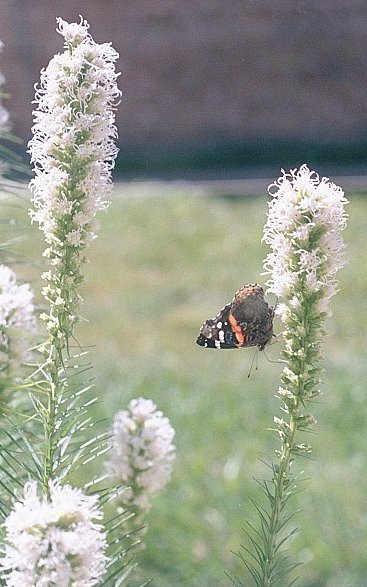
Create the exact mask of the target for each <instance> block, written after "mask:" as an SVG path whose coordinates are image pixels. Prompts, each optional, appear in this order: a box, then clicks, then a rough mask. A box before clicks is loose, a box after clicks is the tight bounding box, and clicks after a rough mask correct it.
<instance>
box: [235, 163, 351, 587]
mask: <svg viewBox="0 0 367 587" xmlns="http://www.w3.org/2000/svg"><path fill="white" fill-rule="evenodd" d="M269 191H270V193H271V194H272V196H273V197H272V200H271V201H270V203H269V213H268V218H267V222H266V224H265V228H264V241H265V242H266V243H267V244H269V245H270V247H271V252H270V253H269V254H268V255H267V257H266V259H265V262H264V268H265V271H266V273H268V274H269V275H270V279H269V281H268V283H267V285H268V292H269V293H273V294H275V295H276V296H277V297H278V299H279V300H280V303H279V304H278V306H277V308H276V314H278V315H279V317H280V319H281V320H282V322H283V325H284V332H283V337H284V341H285V346H284V350H283V351H282V357H283V359H284V361H283V362H284V363H285V366H284V369H283V372H282V374H281V386H280V387H279V389H278V392H277V397H278V399H279V400H280V402H281V410H282V412H283V417H278V416H276V417H275V418H274V424H275V431H276V432H277V435H278V438H279V441H280V446H279V448H278V449H277V450H276V461H275V462H273V463H272V464H271V465H270V468H271V470H272V478H271V480H270V481H264V482H263V483H262V489H263V493H264V494H265V496H266V499H267V507H262V506H256V507H257V511H258V513H259V515H260V519H261V530H260V531H256V530H254V535H251V541H252V544H253V545H254V548H255V552H256V554H255V560H256V561H257V566H256V565H253V564H252V563H250V562H248V561H246V560H244V557H242V556H241V558H243V560H244V562H245V564H246V566H247V568H248V570H249V571H250V573H251V574H252V577H253V578H254V581H255V583H256V585H257V586H258V587H273V586H275V585H282V587H283V586H285V585H292V584H293V583H294V581H293V580H292V579H291V574H292V571H293V570H294V569H295V567H297V566H298V565H297V563H293V562H292V561H291V559H290V558H289V556H288V555H287V554H286V553H285V551H284V545H285V543H286V542H287V540H288V539H289V538H290V537H291V536H292V535H293V534H294V533H295V532H296V531H297V529H293V530H289V522H290V520H291V518H292V517H293V514H292V513H289V511H288V502H289V499H290V498H291V497H292V495H293V494H294V493H295V491H296V489H297V486H296V475H295V474H294V473H293V471H292V468H293V464H294V461H295V459H296V457H299V456H306V455H309V454H310V453H311V452H312V447H311V445H310V444H309V443H307V442H303V441H301V440H300V439H299V434H300V433H301V432H303V433H305V432H310V431H311V430H312V427H313V426H314V424H315V423H316V420H315V418H314V417H313V415H311V414H310V413H309V412H308V406H309V404H310V402H311V401H312V400H314V399H315V398H316V397H318V396H319V394H320V374H321V371H322V369H321V361H322V353H321V347H322V343H323V339H324V329H323V324H324V321H325V319H326V317H327V316H328V315H330V314H331V312H330V300H331V298H332V296H333V295H335V293H336V291H337V281H336V273H337V271H338V270H339V269H340V268H342V267H343V265H344V264H345V255H344V249H345V245H344V243H343V240H342V237H341V231H342V230H343V229H344V228H345V225H346V213H345V211H344V206H345V204H346V203H347V200H346V199H345V197H344V194H343V191H342V189H341V188H340V187H337V186H335V185H334V184H333V183H331V182H330V181H329V180H328V179H327V178H322V179H320V178H319V176H318V175H317V174H316V173H314V172H312V171H310V170H309V169H308V167H307V166H306V165H302V167H301V168H300V169H299V170H297V169H295V170H292V171H291V172H290V173H289V174H286V173H285V172H283V176H282V177H280V178H279V180H278V181H277V182H275V183H274V184H273V185H272V186H270V188H269ZM254 536H255V537H256V539H255V538H254Z"/></svg>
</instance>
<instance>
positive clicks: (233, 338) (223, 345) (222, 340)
mask: <svg viewBox="0 0 367 587" xmlns="http://www.w3.org/2000/svg"><path fill="white" fill-rule="evenodd" d="M231 306H232V304H227V305H226V306H224V308H223V309H222V310H221V311H220V312H219V314H218V315H217V316H216V317H215V318H212V319H210V320H207V321H206V322H204V324H203V325H202V327H201V329H200V334H199V336H198V338H197V339H196V343H197V344H198V345H200V346H203V347H205V348H211V349H235V348H239V347H241V346H245V344H244V343H245V335H244V333H243V332H242V329H241V327H240V326H239V325H238V323H237V321H236V319H235V318H234V316H233V314H232V313H231Z"/></svg>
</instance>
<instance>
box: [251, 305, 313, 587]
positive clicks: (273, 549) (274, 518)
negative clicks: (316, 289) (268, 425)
mask: <svg viewBox="0 0 367 587" xmlns="http://www.w3.org/2000/svg"><path fill="white" fill-rule="evenodd" d="M307 322H308V320H307V312H305V315H304V316H303V320H302V325H303V327H304V331H305V333H307ZM302 348H303V350H304V355H303V356H306V354H307V350H308V336H307V334H305V336H304V337H303V341H302ZM305 372H306V361H305V359H304V358H303V359H302V360H301V364H300V369H299V379H298V381H299V384H298V390H297V394H295V395H294V396H293V398H294V399H293V401H294V405H293V409H292V410H290V419H289V433H288V434H287V436H286V437H285V438H284V441H283V447H282V452H281V455H280V464H279V466H277V467H276V468H275V467H274V476H273V480H272V482H273V485H274V488H275V489H274V497H273V500H271V502H270V504H271V512H270V516H269V526H268V536H265V537H264V538H265V540H264V555H265V560H264V564H263V566H262V582H261V587H272V585H273V569H274V565H275V562H276V559H277V539H278V537H279V533H280V531H281V530H282V528H283V524H282V513H283V509H284V506H285V500H286V499H287V496H285V493H286V489H287V487H288V486H289V482H290V468H291V465H292V461H293V458H292V455H293V454H294V446H295V438H296V433H297V429H298V427H297V418H296V417H295V415H298V413H299V408H300V406H301V403H302V398H303V395H304V374H305ZM264 528H265V527H264Z"/></svg>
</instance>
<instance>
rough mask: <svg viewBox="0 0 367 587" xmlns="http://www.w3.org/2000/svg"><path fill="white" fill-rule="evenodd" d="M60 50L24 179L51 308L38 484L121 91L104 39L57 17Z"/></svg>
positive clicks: (105, 190) (53, 470) (53, 432)
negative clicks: (30, 170)
mask: <svg viewBox="0 0 367 587" xmlns="http://www.w3.org/2000/svg"><path fill="white" fill-rule="evenodd" d="M57 23H58V29H57V31H58V32H59V33H60V34H61V35H62V36H63V37H64V53H62V54H59V55H55V57H53V59H51V61H50V63H49V65H48V66H47V68H46V69H44V70H42V72H41V84H40V87H39V88H38V89H37V92H36V99H35V102H36V103H37V105H38V106H37V110H36V111H35V112H34V119H35V124H34V126H33V128H32V131H33V135H34V136H33V138H32V140H31V141H30V143H29V150H30V153H31V160H32V162H33V164H34V172H35V177H34V179H33V180H32V181H31V183H30V188H31V191H32V196H33V197H32V201H33V206H34V208H33V210H31V212H30V215H31V218H32V221H34V222H37V223H38V224H39V227H40V229H41V230H42V231H43V232H44V236H45V241H46V245H47V248H46V249H45V251H44V257H45V258H46V259H47V261H48V263H49V269H48V270H47V271H45V272H44V273H43V275H42V277H43V279H44V280H45V282H46V285H45V286H44V287H43V290H42V294H43V296H44V298H45V300H46V302H47V303H48V307H49V311H48V312H44V313H43V314H42V315H41V319H42V320H43V321H44V322H45V324H46V329H47V333H48V338H47V340H46V342H45V343H44V344H43V345H41V346H40V347H39V350H40V351H41V352H42V354H43V357H44V363H43V365H42V366H41V368H40V371H41V372H42V373H43V375H44V381H43V382H41V383H39V386H41V391H42V392H43V394H44V393H46V396H47V403H46V405H44V407H43V408H42V409H41V410H40V416H41V419H42V421H43V426H44V435H45V442H44V446H45V451H44V461H43V473H42V485H43V490H44V491H45V492H47V494H49V487H50V480H52V479H53V478H54V477H55V476H56V474H57V469H58V467H59V464H60V458H59V457H57V453H59V456H60V446H61V443H62V442H64V441H65V438H62V435H60V434H59V432H58V428H59V423H60V422H59V414H58V408H59V407H60V406H61V404H62V398H63V396H64V395H65V393H66V391H67V386H68V381H67V367H68V364H69V362H70V341H71V339H72V338H73V336H74V329H75V325H76V324H77V322H78V320H79V308H80V304H81V301H82V298H81V296H80V293H79V287H80V285H81V284H82V282H83V279H84V277H83V272H82V266H83V264H84V263H86V261H87V258H86V256H85V249H86V248H87V247H88V246H89V245H90V243H91V242H92V240H93V239H94V238H96V230H97V227H98V225H97V222H96V214H97V212H98V211H99V210H102V209H106V208H107V206H108V204H109V200H108V197H109V195H110V193H111V190H112V181H111V170H112V168H113V166H114V160H115V158H116V155H117V148H116V146H115V143H114V140H115V138H116V136H117V130H116V127H115V124H114V120H115V113H114V111H115V107H116V103H117V99H118V98H119V96H120V91H119V89H118V88H117V83H116V81H117V77H118V74H116V72H115V61H116V59H117V58H118V54H117V53H116V51H115V50H114V49H113V48H112V47H111V45H110V44H109V43H104V44H101V45H99V44H97V43H95V42H94V41H93V39H92V37H91V36H90V34H89V33H88V28H89V25H88V23H87V22H86V21H84V20H83V19H81V21H80V23H79V24H77V23H71V24H69V23H67V22H65V21H63V20H62V19H60V18H59V19H57Z"/></svg>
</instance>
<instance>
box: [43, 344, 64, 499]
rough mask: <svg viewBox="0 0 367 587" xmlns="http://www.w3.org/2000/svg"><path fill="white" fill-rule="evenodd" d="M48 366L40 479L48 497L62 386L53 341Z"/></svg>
mask: <svg viewBox="0 0 367 587" xmlns="http://www.w3.org/2000/svg"><path fill="white" fill-rule="evenodd" d="M48 365H49V370H50V383H49V390H48V402H47V413H46V418H45V453H44V461H43V479H42V486H43V490H44V492H45V493H46V495H49V490H50V489H49V482H50V480H51V479H52V478H53V474H54V470H55V430H56V401H57V398H58V397H59V396H60V393H61V392H62V388H63V385H64V384H63V383H62V381H61V379H60V371H61V368H62V356H61V351H60V350H58V349H57V348H56V346H55V341H51V343H50V352H49V361H48Z"/></svg>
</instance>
